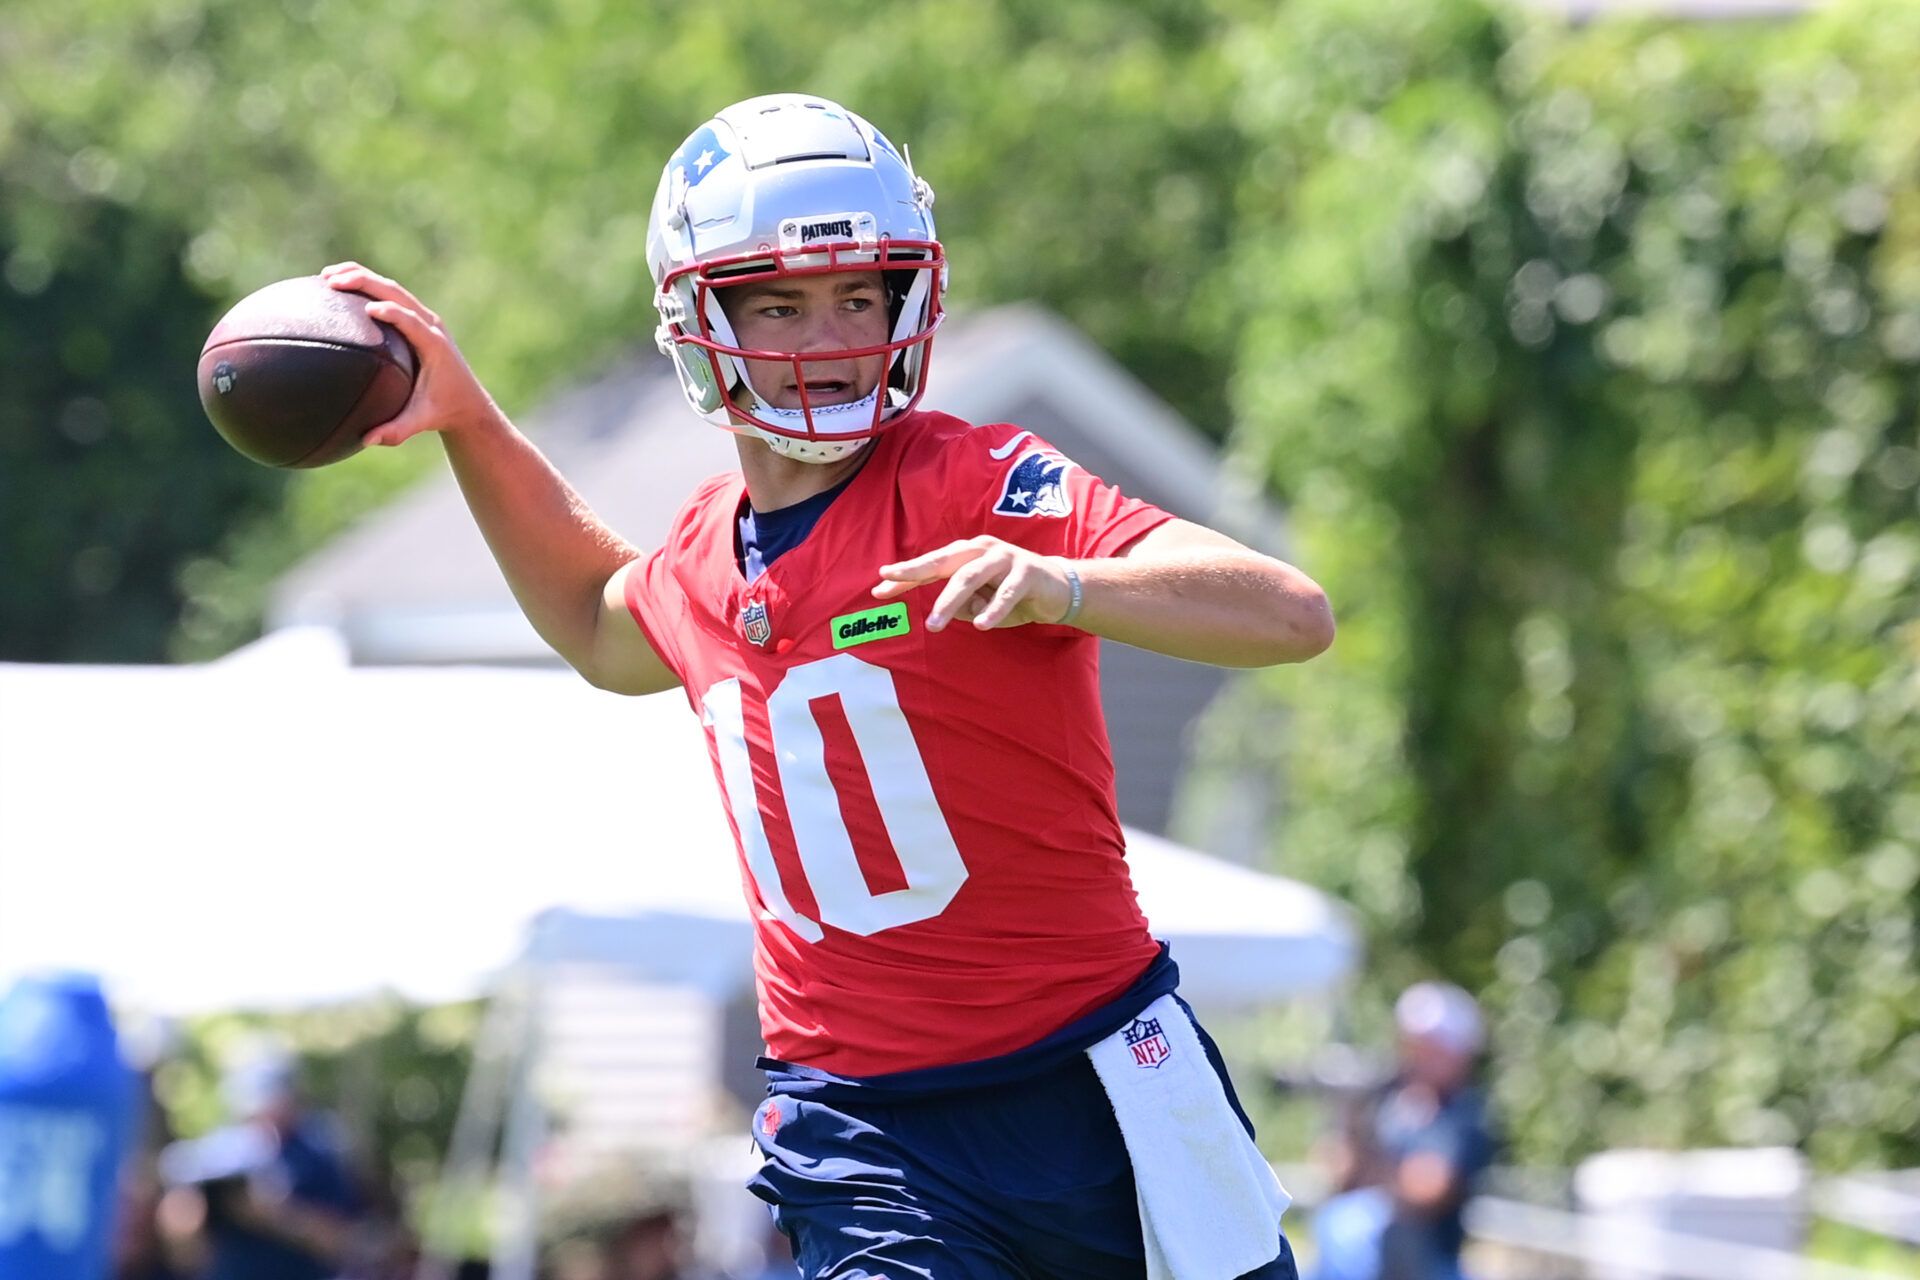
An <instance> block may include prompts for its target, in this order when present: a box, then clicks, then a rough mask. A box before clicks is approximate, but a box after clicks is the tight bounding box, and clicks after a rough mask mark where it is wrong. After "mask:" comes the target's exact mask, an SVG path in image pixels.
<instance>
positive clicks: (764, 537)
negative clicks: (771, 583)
mask: <svg viewBox="0 0 1920 1280" xmlns="http://www.w3.org/2000/svg"><path fill="white" fill-rule="evenodd" d="M860 470H861V469H860V468H859V467H855V468H854V469H853V475H850V476H848V477H847V478H846V479H845V480H842V481H841V482H840V483H839V484H837V485H835V486H833V488H831V489H827V490H824V491H823V492H820V493H816V494H814V495H813V496H812V497H811V498H802V499H800V501H798V502H796V503H794V504H793V505H792V506H790V507H781V508H779V509H777V510H774V511H755V510H754V509H753V505H752V504H751V502H749V503H748V505H747V506H746V508H745V509H744V510H743V511H742V512H741V513H740V520H739V541H740V572H742V573H743V574H745V575H746V577H747V581H748V582H753V581H755V580H756V579H758V578H759V577H760V575H761V574H763V573H765V572H766V571H767V566H768V565H770V564H772V563H773V562H774V561H775V560H778V559H779V558H780V557H781V556H783V555H785V554H786V553H787V552H789V551H791V550H793V549H794V548H795V547H797V546H799V545H800V544H801V543H802V542H804V541H806V537H807V535H808V534H810V533H812V532H813V526H814V525H816V524H818V523H820V517H821V516H823V515H825V514H826V513H827V508H828V507H830V506H832V505H833V500H834V499H835V498H837V497H839V496H840V495H841V494H842V493H843V492H845V490H846V487H847V486H848V485H850V484H852V483H853V477H854V476H857V475H859V474H860Z"/></svg>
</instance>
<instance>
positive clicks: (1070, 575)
mask: <svg viewBox="0 0 1920 1280" xmlns="http://www.w3.org/2000/svg"><path fill="white" fill-rule="evenodd" d="M1061 568H1062V569H1064V570H1065V571H1066V575H1067V589H1068V590H1069V591H1071V592H1073V598H1072V599H1071V600H1070V601H1069V602H1068V604H1067V611H1066V613H1064V614H1062V615H1061V617H1060V621H1059V622H1057V623H1055V624H1054V625H1055V626H1061V627H1070V626H1072V625H1073V620H1074V619H1075V618H1077V617H1079V616H1080V606H1081V605H1082V604H1084V603H1085V602H1086V593H1085V591H1083V590H1082V589H1081V586H1080V574H1079V572H1078V571H1077V570H1075V569H1074V567H1073V566H1072V565H1070V564H1069V565H1062V566H1061Z"/></svg>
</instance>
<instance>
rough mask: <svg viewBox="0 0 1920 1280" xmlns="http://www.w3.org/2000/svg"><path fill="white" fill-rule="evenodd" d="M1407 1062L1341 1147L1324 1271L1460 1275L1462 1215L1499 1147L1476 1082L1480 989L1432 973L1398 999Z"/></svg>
mask: <svg viewBox="0 0 1920 1280" xmlns="http://www.w3.org/2000/svg"><path fill="white" fill-rule="evenodd" d="M1394 1027H1395V1031H1396V1033H1397V1039H1398V1045H1397V1049H1398V1063H1397V1068H1396V1070H1395V1073H1394V1075H1393V1076H1392V1078H1391V1079H1389V1080H1388V1081H1387V1082H1386V1084H1385V1085H1383V1086H1382V1087H1381V1088H1380V1089H1378V1090H1377V1091H1375V1092H1374V1094H1373V1095H1372V1097H1371V1098H1370V1100H1369V1101H1370V1104H1371V1105H1370V1106H1369V1107H1368V1108H1366V1109H1365V1110H1364V1111H1363V1112H1362V1115H1363V1117H1364V1118H1363V1119H1361V1120H1360V1121H1359V1122H1358V1123H1355V1124H1351V1125H1349V1127H1348V1129H1347V1132H1346V1133H1345V1135H1344V1136H1343V1137H1342V1138H1340V1139H1338V1140H1337V1141H1335V1142H1334V1143H1333V1149H1332V1151H1331V1152H1330V1155H1329V1163H1330V1165H1331V1166H1332V1167H1331V1175H1332V1180H1333V1183H1334V1185H1335V1186H1336V1187H1338V1188H1339V1189H1340V1192H1341V1194H1339V1195H1336V1196H1334V1197H1333V1198H1332V1199H1330V1200H1329V1201H1327V1203H1326V1204H1325V1205H1323V1206H1322V1207H1321V1210H1320V1213H1319V1214H1318V1215H1317V1217H1316V1219H1315V1230H1314V1235H1315V1240H1316V1242H1317V1243H1318V1245H1319V1255H1320V1261H1319V1265H1318V1266H1317V1267H1316V1269H1315V1271H1314V1272H1313V1276H1314V1280H1459V1277H1461V1275H1462V1274H1463V1273H1462V1272H1461V1269H1460V1250H1461V1246H1462V1245H1463V1244H1464V1243H1465V1241H1466V1228H1465V1226H1464V1223H1463V1221H1462V1211H1463V1210H1464V1208H1465V1206H1466V1202H1467V1198H1468V1196H1469V1195H1470V1194H1471V1193H1472V1190H1473V1187H1474V1184H1475V1182H1476V1180H1477V1179H1478V1178H1479V1176H1480V1175H1481V1174H1482V1173H1484V1172H1485V1170H1486V1169H1487V1167H1488V1166H1489V1165H1490V1164H1491V1163H1492V1161H1493V1155H1494V1152H1495V1150H1496V1149H1497V1146H1498V1140H1497V1138H1496V1136H1495V1132H1494V1129H1493V1125H1492V1123H1491V1121H1490V1119H1489V1117H1488V1113H1487V1106H1486V1100H1485V1097H1484V1095H1483V1094H1482V1093H1481V1091H1480V1089H1479V1088H1478V1087H1477V1086H1476V1085H1475V1084H1474V1083H1473V1074H1474V1067H1475V1065H1476V1063H1477V1062H1478V1060H1479V1057H1480V1053H1481V1050H1482V1049H1483V1048H1484V1047H1485V1041H1486V1028H1485V1024H1484V1022H1483V1020H1482V1018H1481V1015H1480V1007H1479V1005H1478V1004H1477V1003H1476V1002H1475V1001H1474V999H1473V997H1472V996H1471V995H1469V994H1467V992H1465V991H1464V990H1462V989H1461V988H1459V987H1456V986H1453V985H1452V984H1450V983H1442V982H1421V983H1416V984H1415V985H1414V986H1412V987H1409V988H1408V989H1407V990H1406V991H1405V992H1403V993H1402V994H1401V996H1400V999H1399V1000H1398V1001H1397V1002H1396V1003H1395V1005H1394Z"/></svg>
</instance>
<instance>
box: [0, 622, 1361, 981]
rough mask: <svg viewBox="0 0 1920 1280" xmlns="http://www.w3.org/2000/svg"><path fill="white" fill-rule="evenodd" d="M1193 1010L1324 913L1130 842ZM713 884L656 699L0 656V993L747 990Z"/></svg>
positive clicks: (746, 969)
mask: <svg viewBox="0 0 1920 1280" xmlns="http://www.w3.org/2000/svg"><path fill="white" fill-rule="evenodd" d="M1129 861H1130V863H1131V864H1132V866H1133V870H1134V875H1135V880H1136V883H1137V885H1138V887H1139V890H1140V895H1141V901H1142V905H1143V907H1144V908H1145V910H1146V912H1147V915H1148V917H1149V919H1150V920H1151V922H1152V923H1153V925H1154V927H1155V931H1156V932H1157V933H1158V934H1160V936H1162V937H1164V938H1167V939H1168V940H1169V941H1170V942H1171V943H1172V945H1173V948H1174V954H1175V957H1176V959H1178V960H1179V961H1180V962H1181V967H1182V970H1183V972H1184V973H1185V975H1186V983H1185V990H1187V991H1188V992H1189V994H1190V995H1191V996H1192V997H1193V998H1195V999H1196V1000H1199V1001H1201V1002H1204V1003H1210V1004H1214V1003H1220V1002H1233V1003H1241V1002H1248V1001H1260V1000H1267V999H1274V998H1278V997H1283V996H1287V995H1291V994H1297V993H1300V992H1304V991H1311V990H1316V989H1320V988H1323V987H1325V986H1326V985H1327V984H1329V983H1331V982H1333V981H1335V980H1336V979H1337V978H1338V977H1339V976H1340V975H1341V974H1343V973H1344V972H1346V971H1347V970H1348V969H1349V968H1350V967H1351V965H1352V963H1353V961H1354V958H1355V955H1356V949H1357V943H1356V940H1355V934H1354V931H1353V929H1352V927H1351V926H1350V924H1349V923H1348V922H1347V920H1346V919H1345V916H1344V914H1343V913H1342V912H1341V911H1340V910H1339V909H1338V908H1337V907H1336V906H1335V905H1334V904H1333V903H1332V902H1331V901H1329V900H1328V899H1327V898H1325V897H1324V896H1323V895H1321V894H1319V893H1317V892H1315V891H1313V890H1311V889H1308V888H1306V887H1305V886H1302V885H1298V884H1295V883H1293V882H1291V881H1287V880H1283V879H1280V878H1278V877H1274V876H1268V875H1262V874H1260V873H1257V872H1254V871H1250V870H1247V869H1245V868H1241V867H1236V866H1232V865H1230V864H1226V863H1223V862H1219V861H1217V860H1215V859H1211V858H1207V857H1205V856H1203V855H1200V854H1197V853H1194V852H1192V851H1190V850H1185V849H1182V848H1180V847H1178V846H1176V845H1173V844H1171V843H1170V842H1168V841H1165V840H1161V839H1159V838H1157V837H1153V836H1150V835H1146V834H1144V833H1140V832H1129ZM749 945H750V944H749V934H748V925H747V918H746V911H745V908H744V906H743V904H742V901H741V888H740V873H739V871H738V870H737V865H736V858H735V854H734V851H733V847H732V840H731V837H730V835H729V833H728V828H727V823H726V819H725V816H724V813H723V811H722V809H721V805H720V801H719V797H718V794H717V790H716V788H715V785H714V780H713V774H712V770H711V768H710V767H709V765H708V763H707V752H706V746H705V743H704V741H703V738H702V734H701V731H700V728H699V725H698V722H697V721H696V720H695V718H694V717H693V716H692V715H691V714H690V713H689V712H688V710H687V707H686V704H685V702H684V700H683V699H682V698H681V697H680V695H678V694H677V693H674V694H661V695H655V696H653V697H648V698H639V699H629V698H620V697H615V696H612V695H609V694H605V693H602V692H599V691H597V690H595V689H593V688H591V687H590V686H588V685H587V684H585V683H584V682H583V681H581V680H579V679H577V678H575V677H574V676H572V675H571V674H570V673H566V672H552V671H532V670H511V669H501V668H422V667H407V668H391V669H379V668H354V667H349V666H347V665H345V663H344V661H343V658H342V655H341V653H340V651H339V648H338V642H337V641H336V640H334V639H332V638H331V634H330V633H326V632H312V633H300V632H295V633H276V635H275V636H274V637H271V638H270V639H269V640H267V641H263V642H262V643H261V644H260V645H256V646H254V647H253V648H252V649H249V650H242V651H241V652H240V653H239V654H238V655H235V656H234V657H232V658H229V659H227V660H224V661H222V662H217V663H210V664H206V665H203V666H194V667H88V666H24V665H7V664H0V980H4V979H5V978H7V977H8V976H9V975H11V974H13V973H17V972H20V971H24V970H29V969H44V968H77V969H84V970H88V971H92V972H95V973H99V974H101V975H102V976H103V977H105V978H106V980H107V981H108V983H109V986H110V989H111V990H112V991H113V993H114V995H115V997H116V999H118V1000H119V1001H120V1002H122V1003H124V1004H130V1005H134V1006H137V1007H142V1008H147V1009H151V1010H155V1011H159V1012H185V1011H193V1010H208V1009H220V1008H238V1007H252V1006H264V1007H285V1006H290V1005H300V1004H310V1003H318V1002H324V1001H330V1000H338V999H344V998H349V997H352V996H354V995H358V994H364V993H368V992H373V991H379V990H394V991H398V992H400V993H402V994H404V995H406V996H409V997H411V998H414V999H420V1000H443V999H454V998H461V997H465V996H471V995H475V994H479V993H480V992H482V991H484V990H485V989H486V988H487V986H488V984H489V982H490V981H491V979H492V978H493V977H494V976H495V975H496V974H497V973H498V971H499V970H500V969H501V968H503V967H504V966H505V965H507V964H509V963H510V962H512V961H513V960H514V959H515V957H516V956H518V955H520V954H522V953H523V951H524V952H525V953H526V954H529V955H530V956H531V957H532V958H535V959H564V958H599V959H607V960H617V961H618V962H619V963H622V964H625V965H628V966H631V967H633V968H635V969H636V970H638V971H639V972H640V973H641V974H642V975H644V976H649V977H652V978H655V979H657V980H665V981H689V982H694V983H696V984H698V985H701V986H703V987H705V988H707V989H709V990H712V991H715V992H716V993H725V992H730V991H731V990H733V989H735V988H737V987H739V986H741V985H743V984H745V983H748V982H750V981H751V966H750V957H749Z"/></svg>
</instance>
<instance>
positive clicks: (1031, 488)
mask: <svg viewBox="0 0 1920 1280" xmlns="http://www.w3.org/2000/svg"><path fill="white" fill-rule="evenodd" d="M1072 465H1073V463H1071V462H1069V461H1067V459H1066V456H1065V455H1064V454H1061V453H1060V452H1059V451H1057V450H1054V449H1029V450H1027V451H1026V452H1025V453H1023V454H1021V455H1020V458H1019V460H1018V461H1017V462H1015V463H1014V464H1013V467H1012V469H1011V470H1009V471H1008V472H1007V478H1006V481H1005V482H1004V483H1003V484H1001V486H1000V500H999V501H998V502H996V503H994V504H993V511H994V514H995V515H1002V516H1019V517H1021V518H1022V519H1025V518H1027V517H1029V516H1056V517H1058V516H1064V515H1066V514H1068V513H1069V512H1071V511H1072V510H1073V499H1072V498H1070V497H1068V496H1067V488H1066V475H1067V468H1068V467H1071V466H1072Z"/></svg>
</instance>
